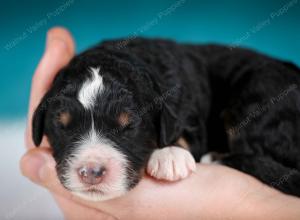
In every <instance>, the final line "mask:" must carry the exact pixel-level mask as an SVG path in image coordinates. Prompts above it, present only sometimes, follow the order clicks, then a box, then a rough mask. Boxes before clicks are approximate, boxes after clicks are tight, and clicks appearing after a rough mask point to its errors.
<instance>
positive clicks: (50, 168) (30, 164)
mask: <svg viewBox="0 0 300 220" xmlns="http://www.w3.org/2000/svg"><path fill="white" fill-rule="evenodd" d="M55 164H56V163H55V160H54V158H53V157H52V155H51V151H50V149H47V148H44V147H43V148H35V149H31V150H29V151H27V153H26V154H25V155H24V156H23V157H22V158H21V161H20V169H21V172H22V174H23V175H24V176H26V177H27V178H29V179H30V180H31V181H33V182H35V183H37V184H39V185H42V186H44V187H46V188H53V187H55V186H58V185H60V184H59V180H58V178H57V175H56V170H55Z"/></svg>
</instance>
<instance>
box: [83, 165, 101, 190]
mask: <svg viewBox="0 0 300 220" xmlns="http://www.w3.org/2000/svg"><path fill="white" fill-rule="evenodd" d="M105 173H106V169H105V167H104V166H102V165H100V164H96V163H89V164H86V165H84V166H82V167H80V168H79V169H78V176H79V178H80V179H81V181H82V182H83V183H85V184H88V185H96V184H99V183H100V182H101V181H102V179H103V177H104V175H105Z"/></svg>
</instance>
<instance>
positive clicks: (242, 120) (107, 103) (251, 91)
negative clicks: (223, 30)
mask: <svg viewBox="0 0 300 220" xmlns="http://www.w3.org/2000/svg"><path fill="white" fill-rule="evenodd" d="M120 42H121V43H122V42H126V43H127V44H126V45H125V46H124V47H121V48H120V47H119V46H118V45H120ZM98 66H100V67H101V73H102V74H103V80H104V84H105V85H109V90H106V91H105V93H104V94H103V95H102V96H101V97H98V102H97V108H96V109H97V111H95V112H94V113H93V114H94V117H95V118H96V119H95V120H96V121H97V125H96V127H97V129H98V130H99V131H100V130H101V132H102V133H103V134H104V135H106V136H107V137H108V138H110V139H112V140H113V141H115V142H116V143H117V144H118V145H120V146H119V148H120V150H122V151H123V152H125V154H126V155H128V157H129V159H130V161H131V163H132V164H131V169H132V170H134V171H135V172H136V173H135V175H133V176H131V177H130V179H131V182H130V185H129V186H128V188H131V187H133V186H134V185H135V184H136V183H137V182H138V180H139V178H140V175H139V173H140V170H141V169H143V167H145V164H146V162H147V159H148V157H149V156H150V154H151V152H152V151H153V150H154V149H155V148H157V147H164V146H167V145H172V144H173V145H174V144H175V142H176V140H177V139H178V138H179V137H184V138H185V139H186V140H187V142H188V143H189V145H190V149H191V152H192V154H193V156H194V157H195V159H196V160H197V161H199V159H200V157H201V155H203V154H204V153H206V152H209V151H217V152H223V153H224V152H226V153H227V154H228V155H229V156H227V157H226V158H224V159H223V160H222V163H223V164H225V165H228V166H231V167H233V168H236V169H238V170H241V171H243V172H246V173H248V174H251V175H253V176H255V177H257V178H258V179H260V180H261V181H263V182H265V183H266V184H269V185H271V186H273V187H275V188H277V189H279V190H281V191H283V192H285V193H288V194H292V195H296V196H300V135H299V134H298V132H299V131H300V117H299V114H300V90H299V83H300V70H299V68H298V67H296V66H295V65H293V64H291V63H287V62H284V61H281V60H277V59H274V58H271V57H268V56H265V55H262V54H259V53H256V52H254V51H251V50H247V49H242V48H230V47H226V46H219V45H188V44H177V43H175V42H172V41H168V40H160V39H157V40H149V39H143V38H137V39H132V40H129V41H126V39H125V40H123V41H122V40H115V41H106V42H103V43H101V44H100V45H98V46H96V47H94V48H91V49H90V50H87V51H86V52H84V53H82V54H79V55H78V56H76V57H74V58H73V59H72V61H71V62H70V63H69V65H68V66H67V67H65V68H64V69H62V70H61V71H60V73H59V74H58V75H57V77H56V79H55V81H54V83H53V86H52V88H51V89H50V91H49V92H48V93H47V95H46V96H45V97H44V99H43V100H42V102H41V104H40V105H39V107H38V108H37V110H36V112H35V115H34V119H33V139H34V142H35V144H36V145H39V143H40V142H41V139H42V135H43V134H44V133H45V134H46V135H47V136H48V139H49V141H50V143H51V145H52V147H53V149H54V157H55V159H56V161H57V164H58V166H57V169H58V173H60V172H63V169H64V166H66V164H65V162H64V161H65V159H66V158H67V157H68V155H69V154H70V153H71V152H72V151H73V146H72V143H74V141H76V138H77V137H78V134H81V133H84V132H86V131H87V130H88V128H89V127H90V120H91V118H90V116H89V114H86V112H85V111H84V109H83V107H82V106H81V104H80V103H79V102H78V101H77V99H76V96H77V93H78V89H79V88H80V86H81V84H82V82H83V81H84V79H86V77H87V70H88V68H90V67H98ZM65 108H66V109H67V110H68V111H71V112H72V116H73V117H74V118H76V120H72V122H71V124H70V125H68V126H67V127H62V126H61V124H59V123H57V122H56V120H54V118H55V115H56V114H58V113H59V112H60V111H62V110H63V109H65ZM123 111H126V112H129V113H130V115H131V119H132V120H131V123H130V124H129V125H128V126H126V127H120V126H118V124H116V122H115V119H116V117H117V115H118V113H120V112H123ZM284 177H286V178H285V179H284V181H282V178H284ZM63 181H64V180H63V179H62V182H63Z"/></svg>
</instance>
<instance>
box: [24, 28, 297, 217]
mask: <svg viewBox="0 0 300 220" xmlns="http://www.w3.org/2000/svg"><path fill="white" fill-rule="evenodd" d="M74 48H75V46H74V42H73V39H72V37H71V35H70V34H69V32H68V31H66V30H65V29H63V28H53V29H51V30H50V31H49V32H48V34H47V43H46V50H45V53H44V55H43V57H42V59H41V61H40V63H39V65H38V67H37V70H36V72H35V74H34V76H33V80H32V89H31V96H30V106H29V113H28V126H27V130H26V134H25V141H26V146H27V148H28V149H29V150H28V151H27V153H26V154H25V155H24V156H23V157H22V159H21V161H20V167H21V171H22V173H23V175H24V176H26V177H28V178H29V179H30V180H32V181H33V182H34V183H36V184H39V185H41V186H43V187H46V188H47V189H48V190H49V191H50V192H51V193H52V195H53V196H54V198H55V200H56V201H57V203H58V205H59V207H60V208H61V210H62V212H63V214H64V216H65V218H66V219H72V220H73V219H99V220H102V219H125V220H127V219H128V220H135V219H136V220H140V219H143V220H152V219H153V220H154V219H159V220H163V219H172V220H176V219H178V220H179V219H197V220H198V219H264V218H266V213H269V214H270V213H273V214H274V213H278V215H275V216H274V215H273V217H272V219H280V217H282V216H281V214H282V213H281V212H279V211H278V210H280V209H281V210H282V209H283V207H284V208H285V209H284V210H285V212H286V208H287V209H289V211H290V213H293V214H299V215H297V216H298V217H299V216H300V213H299V212H298V213H295V212H296V211H295V210H296V209H293V208H292V207H293V206H291V205H289V206H287V205H286V204H285V203H283V202H282V201H281V200H283V199H289V201H290V200H292V201H293V202H295V199H292V198H288V196H283V195H282V194H281V193H279V192H277V191H275V190H273V189H271V188H269V187H267V186H265V185H263V184H262V183H260V182H259V181H257V180H256V179H254V178H253V177H250V176H248V175H246V174H243V173H241V172H239V171H236V170H233V169H230V168H227V167H224V166H219V165H202V164H198V165H197V169H196V171H195V173H193V174H191V175H190V177H188V178H187V179H185V180H182V181H178V182H173V183H170V182H161V181H156V180H154V179H152V178H150V177H147V176H145V177H144V178H143V179H142V180H141V182H140V183H139V184H138V185H137V186H136V187H135V188H134V189H133V190H131V191H130V192H128V193H127V194H126V195H125V196H122V197H119V198H116V199H112V200H108V201H104V202H90V201H85V200H82V199H79V198H77V197H75V196H73V195H72V194H71V193H70V192H69V191H67V190H66V189H64V188H63V186H62V185H61V184H60V182H59V180H58V178H57V174H56V170H55V161H54V159H53V157H52V155H51V148H50V146H49V143H48V142H47V140H46V139H44V140H43V142H42V144H41V147H39V148H34V144H33V142H32V139H31V119H32V115H33V112H34V109H35V108H36V106H37V105H38V104H39V102H40V100H41V98H42V97H43V95H44V94H45V93H46V92H47V90H48V89H49V87H50V86H51V83H52V81H53V78H54V77H55V75H56V74H57V72H58V71H59V70H60V69H61V68H62V67H63V66H65V65H66V64H67V63H68V62H69V61H70V59H71V58H72V57H73V55H74ZM297 202H299V201H296V203H297ZM265 204H268V206H266V205H265ZM269 204H272V205H269ZM297 204H299V203H297Z"/></svg>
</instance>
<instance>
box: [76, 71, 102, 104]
mask: <svg viewBox="0 0 300 220" xmlns="http://www.w3.org/2000/svg"><path fill="white" fill-rule="evenodd" d="M90 73H91V74H92V78H88V79H87V81H85V82H84V83H83V85H82V87H81V89H80V91H79V93H78V100H79V101H80V102H81V104H82V105H83V106H84V107H85V108H87V109H90V108H92V107H93V106H94V104H95V101H96V97H97V95H98V94H99V93H100V92H102V91H103V89H104V85H103V79H102V76H100V68H99V67H98V68H91V69H90Z"/></svg>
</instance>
